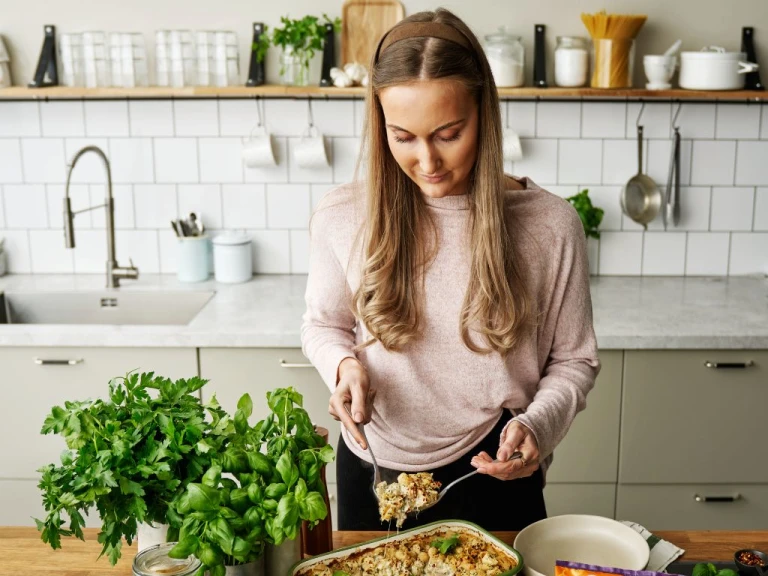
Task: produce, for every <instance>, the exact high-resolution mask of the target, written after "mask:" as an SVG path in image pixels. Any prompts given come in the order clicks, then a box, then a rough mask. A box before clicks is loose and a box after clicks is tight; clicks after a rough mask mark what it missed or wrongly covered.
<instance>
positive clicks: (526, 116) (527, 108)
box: [506, 101, 536, 138]
mask: <svg viewBox="0 0 768 576" xmlns="http://www.w3.org/2000/svg"><path fill="white" fill-rule="evenodd" d="M506 126H507V127H508V128H511V129H512V130H514V131H515V133H516V134H517V135H518V136H519V137H521V138H534V137H535V136H536V102H514V101H510V102H507V122H506Z"/></svg>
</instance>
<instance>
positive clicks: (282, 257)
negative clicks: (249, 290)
mask: <svg viewBox="0 0 768 576" xmlns="http://www.w3.org/2000/svg"><path fill="white" fill-rule="evenodd" d="M249 234H250V235H251V237H252V238H253V271H254V273H255V274H290V272H291V237H290V232H289V231H288V230H251V231H249Z"/></svg>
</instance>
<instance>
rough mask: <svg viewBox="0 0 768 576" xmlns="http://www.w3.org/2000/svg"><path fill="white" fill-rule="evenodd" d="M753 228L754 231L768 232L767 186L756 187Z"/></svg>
mask: <svg viewBox="0 0 768 576" xmlns="http://www.w3.org/2000/svg"><path fill="white" fill-rule="evenodd" d="M753 230H755V231H756V232H768V188H758V189H757V197H756V198H755V222H754V226H753Z"/></svg>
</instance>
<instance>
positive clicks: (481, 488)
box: [336, 411, 547, 531]
mask: <svg viewBox="0 0 768 576" xmlns="http://www.w3.org/2000/svg"><path fill="white" fill-rule="evenodd" d="M511 418H512V415H511V414H510V413H509V412H507V411H505V412H504V414H503V415H502V417H501V419H500V420H499V422H498V423H497V424H496V426H495V427H494V429H493V430H492V431H491V432H490V433H489V434H488V435H487V436H486V437H485V438H483V440H481V441H480V443H479V444H478V445H477V446H475V447H474V448H473V449H472V450H470V451H469V452H468V453H467V454H465V455H464V456H462V457H461V458H459V459H458V460H456V461H455V462H451V463H450V464H447V465H446V466H442V467H440V468H435V469H434V470H425V472H432V474H433V476H434V478H435V480H437V481H439V482H441V483H442V485H443V486H446V485H448V484H449V483H450V482H452V481H453V480H455V479H456V478H459V477H461V476H463V475H464V474H467V473H468V472H472V471H473V470H474V469H475V468H474V467H473V466H472V465H471V464H470V461H471V460H472V457H473V456H475V455H476V454H478V453H480V452H482V451H485V452H487V453H488V454H489V455H490V456H491V457H492V458H493V457H495V456H496V451H497V450H498V448H499V435H500V434H501V431H502V429H503V428H504V425H505V424H506V423H507V422H508V421H509V420H510V419H511ZM381 473H382V477H383V479H384V480H386V481H387V482H393V481H395V478H396V477H397V471H393V470H388V469H382V470H381ZM336 478H337V483H338V492H339V494H338V497H339V511H338V517H339V518H338V526H339V530H386V529H387V525H386V523H382V522H381V520H380V519H379V509H378V503H377V501H376V498H375V496H374V495H373V492H372V491H371V484H372V482H373V466H372V465H370V464H368V463H367V462H365V461H363V460H361V459H360V458H358V457H357V456H356V455H355V454H354V453H353V452H352V451H351V450H350V449H349V448H348V447H347V445H346V443H345V442H344V439H343V438H341V436H340V437H339V444H338V449H337V453H336ZM542 489H543V476H542V473H541V470H537V471H536V472H535V473H534V474H533V475H531V476H528V477H527V478H519V479H516V480H508V481H503V480H498V479H496V478H492V477H491V476H487V475H485V474H476V475H474V476H472V477H471V478H468V479H467V480H464V481H463V482H460V483H459V484H457V485H456V486H454V487H453V488H451V489H450V491H449V492H448V493H447V494H446V495H445V497H444V498H443V499H442V500H441V501H440V503H439V504H437V505H435V506H434V507H432V508H430V509H429V510H425V511H424V512H423V513H421V514H419V515H418V516H416V517H409V518H408V519H407V520H406V521H405V524H403V529H404V530H405V529H408V528H414V527H416V526H421V525H423V524H428V523H429V522H435V521H437V520H466V521H468V522H474V523H475V524H477V525H479V526H480V527H482V528H485V529H486V530H494V531H501V530H522V529H523V528H525V527H526V526H528V525H529V524H532V523H533V522H536V521H538V520H541V519H543V518H546V517H547V510H546V507H545V505H544V494H543V492H542ZM392 526H393V527H394V522H393V523H392Z"/></svg>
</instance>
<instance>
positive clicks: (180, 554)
mask: <svg viewBox="0 0 768 576" xmlns="http://www.w3.org/2000/svg"><path fill="white" fill-rule="evenodd" d="M199 545H200V540H199V539H198V537H197V536H195V535H194V534H188V535H187V536H186V537H185V538H184V540H182V541H181V542H179V543H177V544H176V546H174V547H173V548H171V549H170V550H169V551H168V556H170V557H171V558H176V559H181V558H186V557H187V556H189V555H190V554H194V553H195V552H197V547H198V546H199Z"/></svg>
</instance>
